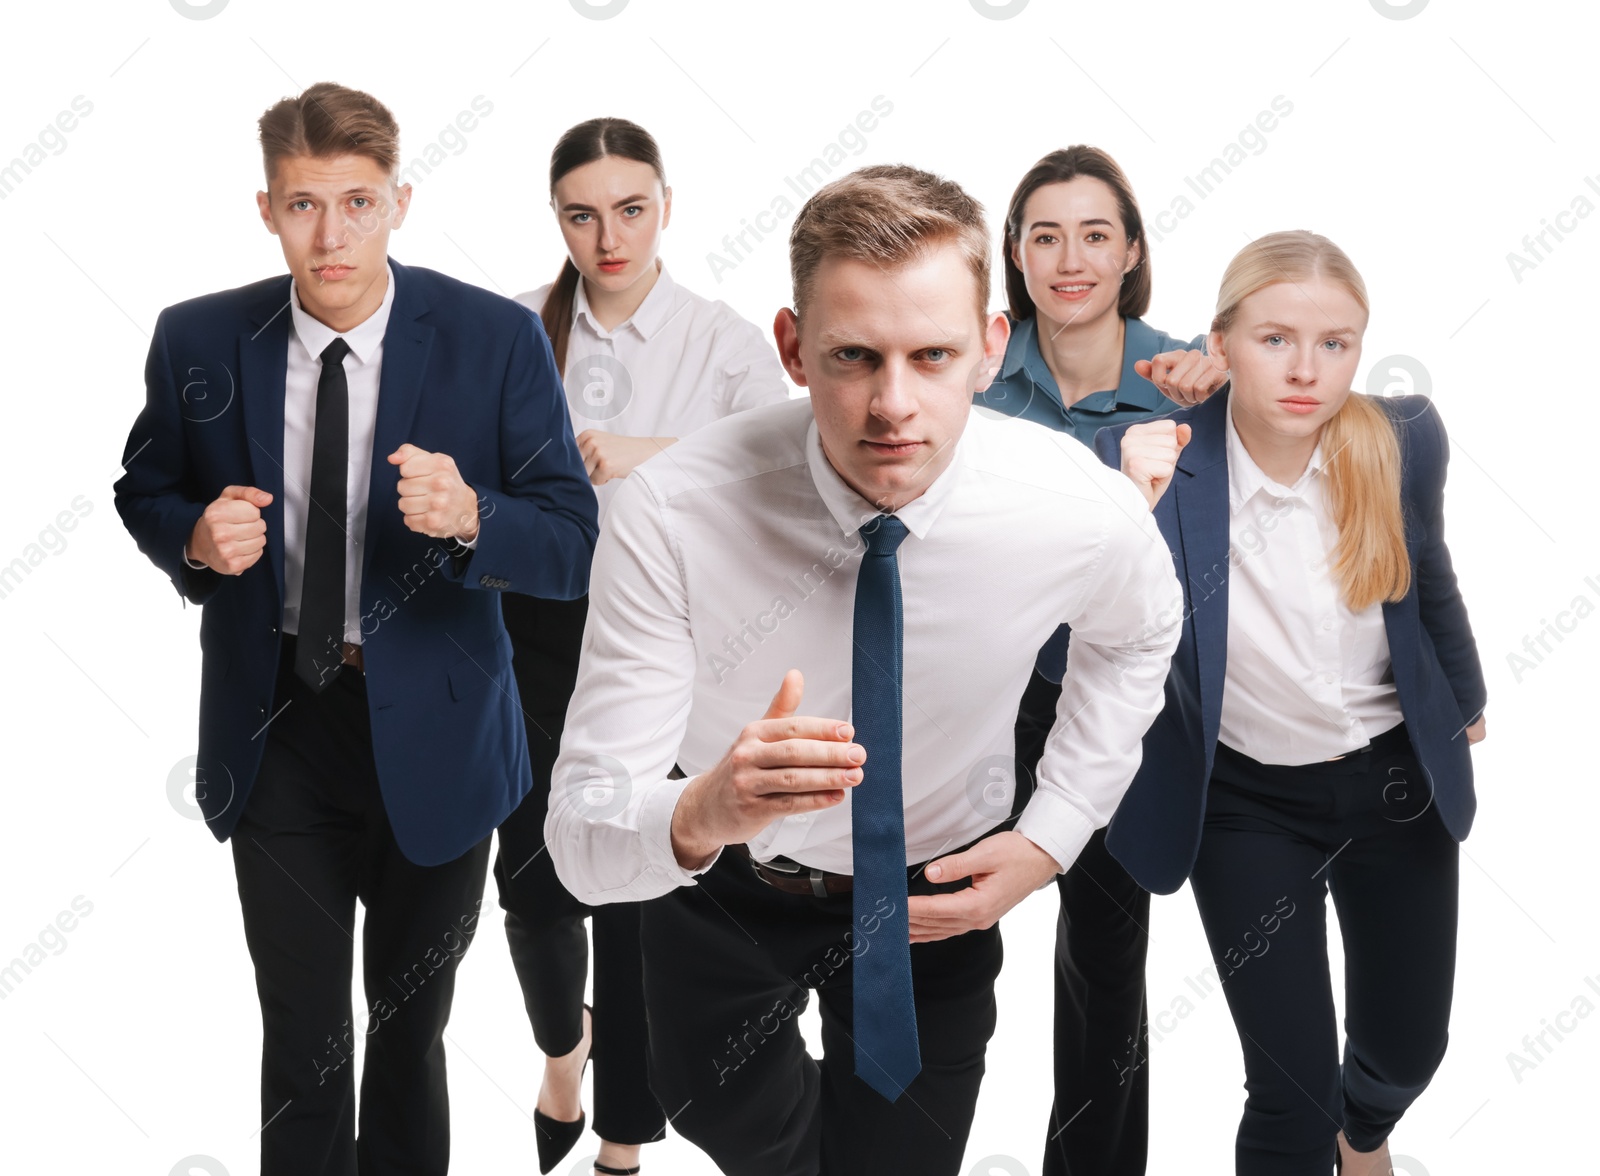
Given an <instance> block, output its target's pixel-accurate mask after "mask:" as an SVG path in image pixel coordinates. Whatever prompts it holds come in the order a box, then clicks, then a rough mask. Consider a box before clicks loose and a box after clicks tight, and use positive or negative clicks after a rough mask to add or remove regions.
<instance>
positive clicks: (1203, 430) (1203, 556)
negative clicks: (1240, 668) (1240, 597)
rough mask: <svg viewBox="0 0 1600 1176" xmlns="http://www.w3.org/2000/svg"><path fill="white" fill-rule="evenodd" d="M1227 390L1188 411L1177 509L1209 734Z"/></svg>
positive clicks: (1224, 532) (1224, 551) (1224, 591)
mask: <svg viewBox="0 0 1600 1176" xmlns="http://www.w3.org/2000/svg"><path fill="white" fill-rule="evenodd" d="M1226 406H1227V393H1226V392H1225V391H1224V392H1219V393H1218V394H1216V395H1215V396H1212V397H1211V398H1210V399H1208V400H1206V401H1205V402H1204V403H1202V404H1201V405H1199V406H1198V407H1196V408H1195V409H1194V411H1193V412H1192V413H1191V414H1190V416H1189V425H1190V427H1191V428H1192V429H1193V431H1194V432H1193V435H1192V436H1191V437H1190V439H1189V444H1188V445H1186V446H1185V447H1184V450H1183V454H1182V455H1181V456H1180V457H1179V459H1178V470H1179V473H1180V476H1179V477H1177V478H1176V479H1174V481H1173V485H1172V490H1173V494H1174V509H1175V510H1176V512H1177V516H1178V533H1179V535H1180V536H1181V538H1182V543H1183V560H1184V570H1185V574H1186V576H1187V578H1188V581H1189V584H1188V587H1189V593H1190V600H1191V603H1192V614H1191V615H1192V618H1193V621H1194V642H1195V661H1196V665H1197V670H1198V672H1199V676H1200V707H1201V712H1202V714H1203V716H1204V719H1205V729H1206V732H1207V738H1208V740H1209V739H1211V738H1214V737H1215V734H1216V731H1217V729H1218V728H1219V726H1220V725H1221V722H1222V683H1223V676H1224V674H1225V673H1226V671H1227V659H1228V574H1229V572H1230V570H1231V569H1230V567H1229V562H1228V547H1229V541H1228V520H1229V509H1228V461H1227V448H1226V439H1227V434H1226V421H1227V412H1226Z"/></svg>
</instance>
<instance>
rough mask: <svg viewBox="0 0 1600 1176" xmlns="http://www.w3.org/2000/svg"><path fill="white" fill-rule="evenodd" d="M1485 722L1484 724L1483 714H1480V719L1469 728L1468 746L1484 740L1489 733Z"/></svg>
mask: <svg viewBox="0 0 1600 1176" xmlns="http://www.w3.org/2000/svg"><path fill="white" fill-rule="evenodd" d="M1483 724H1484V717H1483V716H1482V715H1479V716H1478V721H1477V722H1476V723H1473V724H1472V726H1470V727H1468V728H1467V746H1468V747H1471V746H1472V745H1473V744H1474V743H1482V742H1483V737H1484V736H1485V735H1487V734H1488V733H1489V731H1488V729H1487V728H1486V727H1485V726H1484V725H1483Z"/></svg>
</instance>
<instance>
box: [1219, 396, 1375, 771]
mask: <svg viewBox="0 0 1600 1176" xmlns="http://www.w3.org/2000/svg"><path fill="white" fill-rule="evenodd" d="M1227 454H1228V508H1229V524H1228V538H1229V552H1228V560H1229V564H1230V565H1231V567H1232V570H1231V571H1230V572H1229V574H1228V659H1227V672H1226V674H1225V676H1224V681H1223V687H1222V727H1221V731H1220V734H1219V738H1220V739H1221V741H1222V742H1223V743H1225V744H1227V745H1228V746H1229V747H1231V748H1233V749H1234V750H1235V751H1240V752H1243V753H1244V754H1245V755H1247V756H1249V757H1250V758H1252V759H1254V760H1257V761H1259V762H1261V763H1264V764H1308V763H1312V762H1314V761H1317V760H1326V759H1332V758H1334V757H1336V756H1341V755H1344V754H1346V753H1348V752H1351V751H1354V750H1356V749H1357V748H1359V747H1362V746H1364V745H1365V744H1366V743H1368V742H1369V741H1370V740H1372V739H1373V738H1375V737H1376V736H1378V735H1381V734H1383V732H1385V731H1387V730H1389V729H1390V728H1391V727H1394V726H1395V725H1396V724H1398V723H1399V722H1400V721H1401V719H1402V717H1403V716H1402V715H1401V713H1400V699H1399V695H1398V694H1397V693H1396V692H1395V687H1394V674H1393V673H1392V672H1391V670H1390V665H1389V636H1388V632H1387V631H1386V630H1385V629H1384V625H1383V605H1382V604H1374V605H1372V606H1371V607H1370V608H1365V609H1362V610H1361V611H1360V612H1353V611H1351V609H1350V607H1349V605H1347V604H1346V603H1345V601H1344V597H1343V595H1342V594H1341V593H1340V591H1339V582H1338V580H1337V578H1336V577H1335V576H1334V575H1333V571H1332V567H1331V563H1332V560H1331V557H1332V555H1333V551H1334V548H1335V546H1336V545H1337V544H1338V542H1339V528H1338V526H1337V524H1336V523H1335V522H1334V520H1333V517H1332V515H1331V514H1330V510H1329V504H1328V498H1327V485H1326V468H1327V467H1326V459H1325V458H1324V456H1323V453H1322V446H1321V445H1318V446H1317V448H1316V450H1315V451H1314V452H1313V453H1312V455H1311V461H1310V463H1309V464H1308V465H1307V466H1306V471H1305V473H1303V474H1302V475H1301V476H1300V478H1299V480H1298V481H1296V482H1295V484H1294V485H1293V486H1288V487H1285V486H1282V485H1279V484H1278V483H1277V482H1274V481H1273V480H1272V479H1271V478H1269V477H1268V476H1267V475H1266V474H1265V473H1264V472H1262V469H1261V467H1260V466H1258V465H1256V463H1255V461H1254V460H1252V459H1251V457H1250V454H1249V453H1248V452H1246V450H1245V447H1244V443H1243V442H1242V441H1241V440H1240V439H1239V432H1238V430H1237V429H1236V428H1235V427H1234V423H1233V401H1232V400H1231V399H1230V400H1229V402H1228V423H1227Z"/></svg>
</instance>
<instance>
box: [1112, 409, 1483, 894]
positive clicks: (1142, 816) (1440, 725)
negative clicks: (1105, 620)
mask: <svg viewBox="0 0 1600 1176" xmlns="http://www.w3.org/2000/svg"><path fill="white" fill-rule="evenodd" d="M1227 400H1228V393H1227V392H1225V391H1224V392H1218V393H1216V394H1215V395H1213V396H1211V397H1210V398H1209V399H1207V400H1205V401H1202V402H1201V403H1200V404H1198V405H1196V406H1195V407H1193V408H1185V409H1179V410H1178V411H1177V412H1174V413H1169V414H1168V415H1166V416H1165V417H1162V418H1160V419H1162V420H1171V421H1175V422H1187V423H1188V424H1189V425H1190V426H1191V428H1192V429H1193V432H1192V434H1191V436H1190V439H1189V444H1188V445H1186V446H1185V447H1184V449H1183V452H1182V454H1180V455H1179V457H1178V468H1177V471H1176V472H1175V473H1174V474H1173V477H1172V483H1171V484H1170V485H1169V486H1168V487H1167V492H1166V493H1165V494H1164V495H1163V496H1162V498H1161V500H1160V501H1159V502H1158V503H1157V504H1156V509H1155V519H1156V523H1157V525H1158V526H1159V527H1160V529H1161V534H1162V535H1163V536H1164V537H1165V538H1166V540H1167V546H1168V547H1169V548H1171V550H1172V558H1173V561H1174V562H1175V564H1176V565H1177V572H1178V579H1179V581H1180V582H1181V583H1182V584H1183V593H1184V621H1183V633H1182V636H1181V638H1180V639H1179V642H1178V649H1177V652H1176V653H1175V654H1174V655H1173V658H1172V669H1171V670H1170V671H1169V673H1168V675H1167V684H1166V705H1165V706H1164V708H1163V709H1162V711H1161V714H1160V715H1159V716H1157V718H1156V720H1155V722H1154V723H1153V724H1152V725H1151V727H1150V730H1149V731H1148V732H1147V733H1146V735H1145V737H1144V758H1143V760H1142V762H1141V764H1140V767H1139V771H1138V774H1137V775H1135V776H1134V779H1133V783H1132V785H1131V786H1130V787H1129V788H1128V791H1127V794H1126V795H1125V796H1124V797H1123V799H1122V802H1121V804H1120V805H1119V806H1118V808H1117V811H1116V813H1115V815H1114V816H1113V817H1112V819H1111V824H1110V826H1109V828H1108V829H1107V832H1106V847H1107V848H1108V849H1109V850H1110V851H1111V853H1112V855H1113V856H1115V857H1116V859H1117V860H1118V861H1119V862H1121V863H1122V864H1123V866H1124V867H1126V868H1127V870H1128V872H1129V873H1130V874H1132V875H1133V876H1134V878H1135V879H1137V880H1138V882H1139V884H1140V885H1141V886H1143V887H1145V889H1147V890H1152V891H1154V892H1156V893H1157V894H1170V893H1172V892H1173V891H1175V890H1177V889H1178V887H1180V886H1181V885H1183V882H1184V879H1186V878H1187V877H1188V876H1189V871H1190V870H1191V869H1192V868H1193V867H1194V860H1195V855H1196V854H1197V852H1198V851H1199V847H1200V833H1201V826H1202V823H1203V821H1204V817H1205V807H1206V790H1207V786H1208V784H1209V782H1210V779H1211V765H1212V758H1213V756H1214V754H1215V752H1216V747H1217V733H1218V730H1219V728H1220V726H1221V723H1222V685H1223V675H1224V673H1225V671H1226V668H1227V658H1228V648H1227V647H1228V572H1229V568H1230V564H1229V559H1228V519H1229V506H1228V461H1227V450H1226V426H1227ZM1378 404H1379V405H1380V406H1381V407H1382V408H1383V409H1384V411H1385V412H1387V413H1388V414H1389V416H1390V418H1391V419H1392V420H1393V422H1394V426H1395V430H1396V433H1397V434H1398V436H1399V440H1400V460H1401V486H1400V497H1401V501H1402V506H1403V510H1404V517H1405V532H1406V549H1407V551H1408V552H1409V553H1410V555H1411V573H1412V574H1411V587H1410V590H1409V591H1407V593H1406V595H1405V596H1404V597H1403V598H1402V599H1400V600H1398V601H1394V602H1393V603H1385V604H1384V605H1383V621H1384V629H1385V632H1386V633H1387V635H1388V639H1389V656H1390V659H1391V661H1392V663H1393V667H1394V684H1395V691H1396V693H1397V694H1398V695H1399V701H1400V710H1401V713H1402V714H1403V715H1404V717H1405V723H1406V731H1407V733H1408V734H1409V735H1410V739H1411V747H1412V750H1413V751H1414V752H1415V753H1416V757H1417V760H1418V761H1419V762H1420V763H1421V765H1422V771H1423V775H1424V778H1425V784H1426V787H1427V789H1428V792H1429V795H1430V797H1431V798H1432V804H1433V805H1436V806H1437V807H1438V810H1439V816H1440V817H1441V818H1442V819H1443V821H1444V824H1445V828H1446V829H1448V830H1449V832H1450V835H1451V836H1452V837H1454V838H1455V839H1456V840H1457V841H1461V840H1463V839H1464V838H1465V837H1466V835H1467V831H1468V830H1469V829H1470V828H1471V826H1472V815H1473V812H1474V810H1475V809H1476V807H1477V800H1476V798H1475V796H1474V794H1473V789H1472V759H1471V757H1470V756H1469V754H1468V752H1467V737H1466V734H1465V728H1466V727H1467V726H1468V725H1469V724H1470V723H1472V722H1474V721H1476V719H1477V718H1478V716H1479V715H1481V714H1482V713H1483V707H1484V703H1485V700H1486V696H1487V691H1486V689H1485V686H1484V680H1483V668H1482V666H1481V665H1480V664H1479V662H1478V648H1477V645H1476V643H1475V642H1474V641H1473V638H1472V628H1471V626H1470V625H1469V624H1468V623H1467V610H1466V606H1465V605H1464V604H1463V603H1462V600H1461V591H1460V589H1459V588H1458V587H1457V585H1456V575H1455V570H1454V568H1452V566H1451V563H1450V552H1449V550H1448V549H1447V548H1446V547H1445V542H1444V481H1445V466H1446V464H1447V463H1448V462H1449V458H1450V445H1449V441H1448V439H1447V438H1446V436H1445V431H1444V423H1443V422H1442V421H1441V420H1440V419H1439V414H1438V412H1437V411H1436V410H1435V409H1434V407H1433V404H1432V402H1431V401H1429V400H1428V398H1427V397H1425V396H1400V397H1395V398H1392V399H1380V400H1379V401H1378ZM1129 427H1130V426H1129V425H1120V426H1115V427H1112V428H1107V429H1102V430H1101V431H1100V432H1099V433H1098V434H1096V436H1095V450H1096V452H1097V453H1099V455H1100V460H1102V461H1104V462H1105V463H1106V464H1107V465H1110V466H1113V467H1115V466H1118V465H1120V459H1121V446H1122V435H1123V434H1124V433H1125V432H1126V431H1127V430H1128V428H1129Z"/></svg>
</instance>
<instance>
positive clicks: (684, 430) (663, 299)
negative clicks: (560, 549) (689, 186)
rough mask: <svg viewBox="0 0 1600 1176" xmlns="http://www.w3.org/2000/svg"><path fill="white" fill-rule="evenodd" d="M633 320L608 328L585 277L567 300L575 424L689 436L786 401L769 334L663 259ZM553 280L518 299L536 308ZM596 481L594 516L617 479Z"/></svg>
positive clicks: (567, 376)
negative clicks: (675, 275)
mask: <svg viewBox="0 0 1600 1176" xmlns="http://www.w3.org/2000/svg"><path fill="white" fill-rule="evenodd" d="M657 264H658V265H659V266H660V273H659V275H658V276H657V278H656V283H655V285H654V286H652V287H651V288H650V293H648V294H646V295H645V298H644V301H643V302H641V303H640V304H639V308H638V309H637V310H635V311H634V312H633V314H632V316H631V317H629V318H628V319H626V320H624V321H623V322H620V323H618V324H617V325H616V327H614V328H613V329H612V330H609V331H607V330H606V329H605V328H603V327H602V326H601V325H600V324H599V323H598V322H597V321H596V320H595V317H594V314H593V312H592V311H591V310H590V309H589V300H588V298H587V297H586V296H585V294H584V289H583V282H582V280H581V279H580V280H579V282H578V290H577V294H576V296H575V297H574V299H573V316H572V331H571V334H570V335H569V336H568V338H567V363H566V371H565V372H564V374H563V383H564V384H565V386H566V390H567V407H568V408H569V409H570V410H571V413H572V431H573V432H574V433H581V432H583V431H584V430H585V429H602V430H604V431H605V432H608V433H618V434H621V435H622V436H625V437H685V436H687V435H688V434H690V433H692V432H694V431H695V430H696V429H698V428H700V427H701V426H702V425H707V424H710V423H711V422H712V421H714V420H717V419H719V418H721V417H725V416H729V415H730V414H732V413H736V412H742V411H744V410H745V409H747V408H755V407H757V406H758V405H762V404H776V403H779V402H782V401H784V400H788V399H789V385H788V382H787V381H786V380H785V378H784V374H783V368H782V366H781V365H780V364H779V363H778V356H777V353H776V352H775V351H774V350H773V348H772V344H771V342H770V341H769V340H768V339H767V336H766V335H765V334H763V333H762V331H761V330H760V329H759V328H757V327H756V326H755V325H754V324H752V323H751V322H749V321H748V320H746V319H744V318H742V317H741V316H740V315H739V314H738V312H737V311H735V310H734V309H733V308H732V307H730V306H729V305H728V304H727V303H725V302H720V301H714V300H712V299H709V298H702V297H700V296H699V295H698V294H695V293H693V292H691V291H689V290H686V289H684V288H683V287H682V286H680V285H678V284H677V283H676V282H675V281H673V280H672V276H671V275H670V274H669V273H668V272H667V267H666V264H665V263H664V262H658V263H657ZM550 289H551V285H550V284H547V285H544V286H540V287H539V288H538V289H537V290H531V291H529V292H528V293H526V294H519V295H518V296H517V301H518V302H520V303H522V304H523V305H524V306H526V307H528V308H529V309H531V310H532V311H533V312H534V313H535V314H538V313H539V312H540V311H541V310H542V309H543V307H544V302H545V298H546V297H547V296H548V295H549V293H550ZM621 484H622V479H621V478H614V479H612V480H611V481H610V482H607V483H606V484H605V485H603V486H597V487H596V488H595V494H596V496H597V497H598V498H599V501H600V518H601V521H602V522H603V521H604V520H605V515H606V510H607V508H608V507H609V506H610V503H611V498H612V496H613V495H614V494H615V493H616V491H617V488H618V487H619V486H621Z"/></svg>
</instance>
